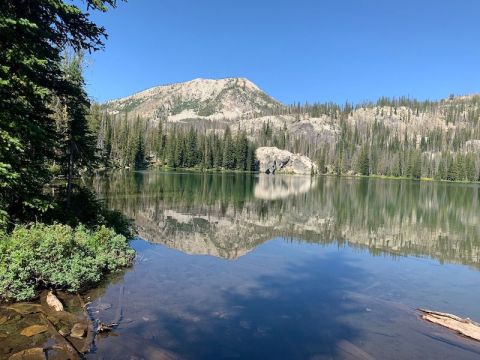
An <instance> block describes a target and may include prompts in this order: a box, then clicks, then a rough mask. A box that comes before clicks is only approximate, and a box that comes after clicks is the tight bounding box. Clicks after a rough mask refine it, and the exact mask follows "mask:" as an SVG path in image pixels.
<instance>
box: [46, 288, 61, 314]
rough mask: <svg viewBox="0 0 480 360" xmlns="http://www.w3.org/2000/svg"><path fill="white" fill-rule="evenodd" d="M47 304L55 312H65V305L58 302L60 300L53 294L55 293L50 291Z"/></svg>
mask: <svg viewBox="0 0 480 360" xmlns="http://www.w3.org/2000/svg"><path fill="white" fill-rule="evenodd" d="M46 301H47V304H48V306H50V307H51V308H52V309H53V310H55V311H63V305H62V303H61V302H60V300H58V298H57V297H56V296H55V295H54V294H53V292H51V291H49V292H48V295H47V299H46Z"/></svg>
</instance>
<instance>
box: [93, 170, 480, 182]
mask: <svg viewBox="0 0 480 360" xmlns="http://www.w3.org/2000/svg"><path fill="white" fill-rule="evenodd" d="M149 170H157V171H162V172H181V171H185V172H188V173H199V174H202V173H218V174H228V173H231V174H262V173H261V172H260V171H258V170H237V169H232V170H229V169H220V168H211V169H202V168H198V167H196V168H195V167H193V168H184V167H181V168H172V167H169V166H163V165H151V166H147V167H142V168H133V169H132V168H120V167H110V168H98V169H96V171H97V172H100V173H107V172H112V171H113V172H115V171H133V172H141V171H149ZM277 175H293V176H329V177H341V178H354V179H362V178H366V179H368V178H373V179H384V180H414V181H429V182H439V183H452V184H480V181H479V180H474V181H469V180H447V179H435V178H431V177H420V178H413V177H407V176H391V175H378V174H369V175H361V174H338V175H337V174H334V173H325V174H318V173H316V174H311V175H298V174H289V173H285V172H278V174H277ZM271 176H275V174H272V175H271Z"/></svg>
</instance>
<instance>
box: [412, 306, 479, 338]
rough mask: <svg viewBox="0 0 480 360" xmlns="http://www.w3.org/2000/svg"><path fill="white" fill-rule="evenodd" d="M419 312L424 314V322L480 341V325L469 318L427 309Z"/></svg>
mask: <svg viewBox="0 0 480 360" xmlns="http://www.w3.org/2000/svg"><path fill="white" fill-rule="evenodd" d="M418 311H420V312H421V313H422V319H423V320H426V321H429V322H431V323H434V324H437V325H441V326H443V327H446V328H447V329H450V330H453V331H455V332H457V333H459V334H461V335H463V336H465V337H468V338H470V339H473V340H477V341H480V324H478V323H476V322H475V321H473V320H470V319H468V318H467V319H462V318H461V317H458V316H456V315H452V314H448V313H442V312H438V311H432V310H427V309H418Z"/></svg>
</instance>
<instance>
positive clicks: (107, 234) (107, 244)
mask: <svg viewBox="0 0 480 360" xmlns="http://www.w3.org/2000/svg"><path fill="white" fill-rule="evenodd" d="M134 256H135V252H134V250H133V249H131V248H130V247H129V245H128V242H127V240H126V238H125V237H124V236H122V235H117V234H116V233H115V231H113V230H110V229H108V228H106V227H104V226H101V227H99V228H98V229H97V230H95V231H90V230H87V228H85V227H83V226H78V227H76V228H72V227H70V226H67V225H50V226H47V225H44V224H35V225H33V226H31V227H25V226H18V227H16V228H15V229H14V230H13V232H12V233H11V234H10V235H5V234H4V235H2V236H0V298H2V299H3V300H18V301H20V300H28V299H31V298H33V297H35V294H36V290H38V289H41V288H59V289H65V290H68V291H72V292H73V291H80V290H82V289H85V288H86V287H88V286H91V285H93V284H96V283H98V282H99V281H100V280H101V279H102V277H103V276H104V275H105V274H107V273H109V272H113V271H116V270H119V269H121V268H123V267H126V266H128V265H130V264H131V263H132V261H133V259H134Z"/></svg>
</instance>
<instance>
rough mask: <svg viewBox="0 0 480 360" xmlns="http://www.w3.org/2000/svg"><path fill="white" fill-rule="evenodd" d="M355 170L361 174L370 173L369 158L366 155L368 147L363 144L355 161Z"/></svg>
mask: <svg viewBox="0 0 480 360" xmlns="http://www.w3.org/2000/svg"><path fill="white" fill-rule="evenodd" d="M357 171H358V172H359V173H360V174H361V175H370V158H369V155H368V148H367V147H366V146H364V147H363V148H362V150H361V151H360V155H359V157H358V163H357Z"/></svg>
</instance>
